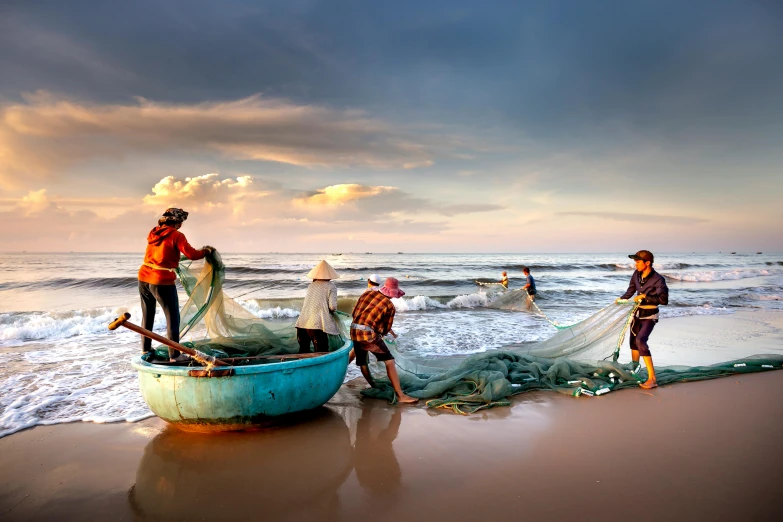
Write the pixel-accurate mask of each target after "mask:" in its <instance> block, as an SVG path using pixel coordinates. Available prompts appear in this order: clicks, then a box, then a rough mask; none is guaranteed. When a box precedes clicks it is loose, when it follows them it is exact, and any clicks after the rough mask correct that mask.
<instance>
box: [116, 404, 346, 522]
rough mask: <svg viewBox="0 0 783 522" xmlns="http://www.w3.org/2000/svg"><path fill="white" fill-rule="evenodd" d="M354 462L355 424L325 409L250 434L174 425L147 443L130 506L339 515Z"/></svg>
mask: <svg viewBox="0 0 783 522" xmlns="http://www.w3.org/2000/svg"><path fill="white" fill-rule="evenodd" d="M281 428H285V429H281ZM353 461H354V451H353V447H352V446H351V437H350V431H349V429H348V426H347V425H346V423H345V421H344V419H343V417H342V416H341V415H340V414H338V413H336V412H335V411H333V410H331V409H329V408H326V407H321V408H316V409H315V410H312V411H310V412H303V413H300V414H298V415H294V416H290V417H287V418H285V419H282V420H281V421H280V422H277V423H275V424H273V425H270V426H268V427H265V428H260V429H257V430H255V431H250V432H231V433H218V434H212V435H204V434H195V433H187V432H182V431H180V430H178V429H176V428H173V427H169V428H166V429H165V430H164V431H162V432H161V433H160V434H158V435H157V436H156V437H155V438H153V439H152V440H151V441H150V442H149V444H147V446H146V448H145V450H144V455H143V457H142V459H141V462H140V463H139V467H138V470H137V472H136V483H135V485H134V486H133V487H132V488H131V489H130V490H129V491H128V503H129V506H130V508H131V509H132V510H133V512H134V514H135V515H136V517H137V519H141V520H191V519H194V520H224V519H226V518H228V517H231V518H234V517H247V518H248V519H250V520H261V519H264V520H284V519H291V520H316V519H317V520H337V519H338V517H339V504H340V499H339V496H338V494H337V491H338V489H339V488H340V486H341V485H342V484H343V483H344V482H345V480H346V478H347V477H348V476H349V474H350V473H351V470H352V469H353Z"/></svg>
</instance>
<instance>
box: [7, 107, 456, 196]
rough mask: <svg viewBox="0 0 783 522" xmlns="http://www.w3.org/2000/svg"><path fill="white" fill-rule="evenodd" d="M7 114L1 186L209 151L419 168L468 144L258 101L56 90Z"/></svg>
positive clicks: (339, 113)
mask: <svg viewBox="0 0 783 522" xmlns="http://www.w3.org/2000/svg"><path fill="white" fill-rule="evenodd" d="M25 99H26V103H16V104H8V105H6V106H4V107H0V181H2V182H3V183H4V184H6V185H12V184H13V183H14V182H15V181H18V178H19V177H22V176H24V177H27V176H35V177H39V178H42V177H46V176H48V175H50V174H52V173H56V172H57V171H59V170H61V169H64V168H68V167H71V166H74V165H78V164H81V163H85V162H89V161H91V160H95V159H105V158H123V157H126V156H130V155H137V154H142V155H143V154H157V153H172V152H188V151H198V152H204V151H207V152H211V153H213V154H216V155H218V156H220V157H223V158H228V159H233V160H252V161H266V162H278V163H285V164H290V165H297V166H302V167H324V168H334V167H343V168H350V167H367V168H374V169H392V168H397V169H412V168H418V167H428V166H432V165H433V164H434V162H435V160H436V158H437V157H439V156H440V157H450V156H453V154H455V151H454V150H453V149H454V147H458V146H459V147H462V146H464V144H463V141H462V140H460V139H457V138H455V137H453V136H448V135H444V134H437V133H433V132H432V131H431V130H430V131H428V132H424V131H422V130H421V129H415V128H413V127H406V126H401V125H395V124H392V123H389V122H385V121H382V120H379V119H377V118H373V117H371V116H368V115H367V114H366V113H364V112H362V111H356V110H348V109H332V108H328V107H324V106H315V105H297V104H294V103H292V102H289V101H286V100H282V99H272V98H266V97H263V96H261V95H255V96H251V97H248V98H243V99H240V100H235V101H227V102H206V103H199V104H171V103H155V102H151V101H148V100H145V99H141V98H139V99H138V100H137V103H136V104H132V105H116V104H115V105H100V104H86V103H79V102H75V101H71V100H67V99H63V98H59V97H57V96H54V95H51V94H48V93H37V94H34V95H27V96H26V97H25Z"/></svg>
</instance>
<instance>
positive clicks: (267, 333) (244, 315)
mask: <svg viewBox="0 0 783 522" xmlns="http://www.w3.org/2000/svg"><path fill="white" fill-rule="evenodd" d="M199 264H200V263H198V262H194V261H191V260H189V259H187V258H184V257H183V258H182V259H181V260H180V264H179V267H178V268H177V274H178V275H179V279H180V281H181V282H182V286H183V287H184V288H185V292H186V293H187V295H188V300H187V302H185V304H184V305H183V306H182V309H181V311H180V321H181V326H180V339H181V342H182V344H184V345H185V346H188V347H190V348H195V349H197V350H199V351H201V352H203V353H206V354H207V355H212V356H214V357H248V356H257V355H280V354H293V353H298V352H299V344H298V343H297V340H296V329H295V328H294V323H293V322H290V321H282V322H281V321H273V320H266V319H263V318H260V317H257V316H255V315H254V314H252V313H251V312H250V311H248V310H247V309H246V308H245V307H244V306H242V305H241V304H240V303H238V302H237V301H236V300H234V299H232V298H230V297H229V296H227V295H226V294H225V292H223V284H224V282H225V275H226V270H225V266H224V265H223V260H222V259H221V257H220V254H219V253H218V252H217V251H213V252H212V253H210V254H208V255H207V257H206V258H205V260H204V263H203V265H202V266H201V268H200V269H198V268H197V267H198V265H199ZM348 321H349V318H348V316H347V315H346V314H344V313H341V312H335V322H336V324H337V325H338V329H339V330H340V331H341V335H329V349H330V351H334V350H337V349H339V348H340V347H342V346H343V345H344V344H345V339H347V338H348V334H347V330H346V329H347V326H346V323H347V322H348ZM156 351H159V353H158V355H160V356H161V357H168V349H167V348H164V347H158V348H157V349H156Z"/></svg>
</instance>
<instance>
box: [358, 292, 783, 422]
mask: <svg viewBox="0 0 783 522" xmlns="http://www.w3.org/2000/svg"><path fill="white" fill-rule="evenodd" d="M498 301H500V302H498ZM498 301H495V303H494V306H498V307H503V308H506V309H512V310H519V309H524V310H527V309H528V306H530V304H532V302H531V301H530V300H529V299H527V295H526V294H522V293H519V292H509V293H507V294H506V295H504V296H502V297H501V298H499V300H498ZM533 306H534V308H533V309H534V310H536V309H537V307H535V305H534V304H533ZM636 306H637V305H635V304H634V303H633V302H627V301H621V302H618V303H613V304H611V305H609V306H607V307H605V308H603V309H602V310H600V311H598V312H596V313H595V314H593V315H592V316H590V317H588V318H587V319H585V320H583V321H581V322H579V323H576V324H573V325H570V326H562V325H559V324H557V323H555V322H553V321H551V320H550V319H549V318H546V319H547V320H548V321H549V322H550V323H552V324H553V325H554V326H556V327H557V332H556V333H555V334H554V335H553V336H552V337H550V338H549V339H547V340H545V341H541V342H531V343H519V344H515V345H510V346H507V347H504V348H503V349H501V350H492V351H488V352H484V353H480V354H475V355H470V356H452V357H439V358H426V359H425V358H420V357H417V356H416V355H415V354H410V353H400V351H399V350H398V347H397V345H396V343H394V341H392V340H387V344H388V346H389V347H390V350H391V352H392V353H393V354H394V356H395V362H396V365H397V369H398V373H399V375H400V384H401V386H402V389H403V391H404V392H405V393H406V394H408V395H410V396H412V397H417V398H420V399H425V400H426V404H427V406H429V407H433V408H446V409H450V410H452V411H454V412H457V413H462V414H468V413H473V412H476V411H479V410H482V409H485V408H491V407H493V406H504V405H509V404H510V401H509V398H510V397H512V396H513V395H516V394H519V393H523V392H526V391H530V390H554V391H557V392H560V393H564V394H568V395H571V396H574V397H579V396H596V395H603V394H606V393H609V392H611V391H614V390H617V389H621V388H627V387H632V386H638V384H639V383H640V382H643V381H645V380H647V370H646V368H645V367H644V365H643V364H642V365H641V366H640V365H638V364H634V363H625V364H624V363H621V362H618V358H619V354H620V349H621V347H623V340H624V338H625V334H626V332H627V331H628V328H629V327H630V324H631V321H632V318H633V314H634V312H635V310H636ZM782 367H783V355H756V356H752V357H748V358H744V359H738V360H732V361H726V362H722V363H719V364H713V365H707V366H692V367H689V366H668V367H660V368H656V377H657V381H658V384H669V383H673V382H684V381H695V380H703V379H712V378H715V377H720V376H724V375H733V374H738V373H752V372H759V371H768V370H772V369H781V368H782ZM372 372H373V374H374V377H376V379H375V380H376V387H375V388H371V389H368V390H364V391H362V393H363V394H364V395H365V396H368V397H374V398H382V399H386V400H388V401H389V402H395V400H396V396H395V394H394V390H393V389H392V388H391V385H390V384H389V382H388V380H386V379H385V377H384V375H385V374H384V373H383V366H382V365H380V364H377V363H376V364H374V365H372Z"/></svg>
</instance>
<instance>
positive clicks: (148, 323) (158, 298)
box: [139, 281, 179, 357]
mask: <svg viewBox="0 0 783 522" xmlns="http://www.w3.org/2000/svg"><path fill="white" fill-rule="evenodd" d="M139 294H140V295H141V315H142V319H141V326H142V327H143V328H146V329H147V330H152V326H153V324H155V303H156V302H158V303H160V307H161V308H163V314H164V315H165V316H166V337H168V338H169V339H171V340H172V341H174V342H179V298H178V297H177V287H176V286H174V285H153V284H150V283H145V282H144V281H139ZM141 350H142V351H143V352H145V353H146V352H149V351H151V350H152V339H150V338H149V337H144V336H142V338H141ZM178 355H179V351H178V350H175V349H174V348H169V357H177V356H178Z"/></svg>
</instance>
